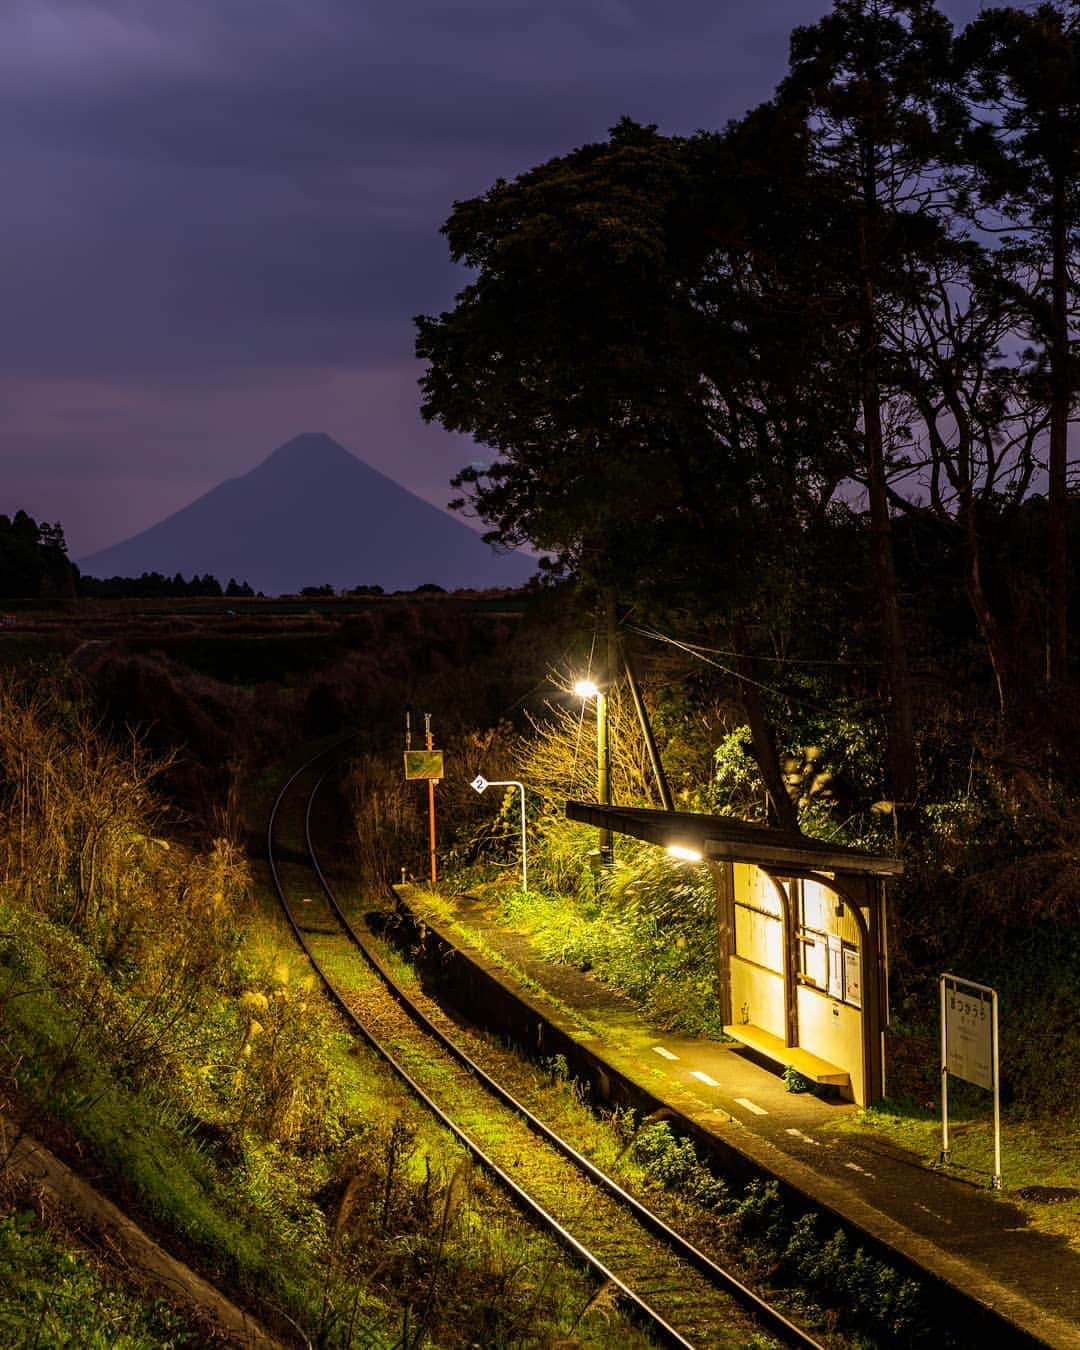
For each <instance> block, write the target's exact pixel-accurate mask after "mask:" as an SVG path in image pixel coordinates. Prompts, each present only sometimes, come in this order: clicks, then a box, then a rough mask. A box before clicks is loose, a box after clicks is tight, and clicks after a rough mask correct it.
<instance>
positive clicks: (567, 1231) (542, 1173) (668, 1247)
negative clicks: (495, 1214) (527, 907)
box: [267, 742, 821, 1350]
mask: <svg viewBox="0 0 1080 1350" xmlns="http://www.w3.org/2000/svg"><path fill="white" fill-rule="evenodd" d="M343 744H345V742H339V743H337V744H336V745H334V746H332V747H330V748H329V749H327V750H323V751H322V752H321V753H320V754H318V755H316V756H314V757H313V758H312V759H310V760H308V761H307V762H306V763H305V764H303V765H301V766H300V768H299V769H297V770H296V772H295V773H294V774H293V775H292V777H291V778H289V780H288V781H287V782H286V783H285V784H284V786H283V787H282V789H281V791H280V792H279V794H278V797H277V800H276V801H275V803H274V806H273V808H272V810H271V813H270V819H269V823H268V826H267V858H268V861H269V865H270V872H271V876H272V878H273V882H274V886H275V889H276V891H277V895H278V899H279V902H280V904H281V907H282V910H283V912H284V914H285V917H286V919H287V920H288V923H289V925H290V927H291V929H292V932H293V935H294V937H295V938H296V941H297V942H298V944H299V945H300V947H301V948H302V949H303V951H304V952H305V954H306V956H307V958H308V960H309V961H310V962H311V964H312V967H313V968H314V970H315V972H316V974H317V975H318V977H319V979H320V980H321V981H322V983H323V985H324V988H325V989H326V992H327V993H328V995H329V997H330V998H331V1000H332V1001H333V1002H334V1003H335V1004H336V1005H337V1007H338V1008H339V1009H340V1011H341V1012H342V1014H343V1015H344V1017H345V1018H346V1020H347V1022H348V1023H349V1025H350V1027H351V1028H352V1029H353V1031H354V1032H355V1033H356V1034H357V1035H359V1036H360V1037H361V1038H362V1039H363V1040H364V1041H365V1042H366V1043H367V1044H368V1045H369V1046H370V1047H371V1049H372V1050H373V1051H374V1052H375V1053H376V1054H377V1055H378V1056H379V1057H380V1058H382V1059H383V1060H384V1061H385V1062H386V1063H387V1064H388V1065H389V1066H390V1067H391V1069H392V1070H393V1071H394V1073H395V1074H396V1075H397V1076H398V1077H399V1078H400V1079H401V1081H402V1082H403V1083H404V1084H405V1085H406V1086H407V1088H408V1090H409V1091H410V1092H411V1093H413V1094H414V1095H415V1096H416V1097H417V1098H418V1099H419V1100H420V1101H421V1102H423V1103H424V1105H425V1106H426V1108H427V1109H428V1110H429V1111H431V1112H432V1113H433V1115H434V1116H435V1117H436V1118H437V1119H438V1120H439V1121H440V1122H441V1123H442V1124H443V1125H444V1126H445V1128H446V1129H447V1130H449V1131H450V1132H451V1133H452V1134H453V1135H454V1136H455V1137H456V1138H457V1140H458V1141H459V1142H460V1143H461V1144H462V1145H463V1146H464V1147H465V1148H466V1149H467V1150H468V1152H469V1153H470V1154H471V1155H472V1157H473V1158H474V1159H475V1160H476V1161H477V1162H478V1163H479V1164H480V1166H481V1167H482V1168H483V1169H484V1170H485V1172H486V1173H487V1174H488V1175H489V1176H490V1177H491V1178H493V1179H494V1180H495V1182H496V1183H497V1184H498V1185H499V1186H500V1187H502V1188H503V1189H504V1190H505V1192H506V1193H507V1194H508V1196H509V1197H510V1198H511V1200H512V1201H513V1203H514V1204H515V1205H516V1206H517V1207H518V1208H519V1209H520V1210H522V1211H523V1212H525V1213H526V1214H527V1215H529V1216H530V1218H531V1219H532V1221H533V1222H534V1223H536V1224H537V1225H538V1226H539V1227H541V1228H542V1229H544V1230H545V1231H547V1232H548V1233H550V1234H551V1235H553V1236H554V1237H555V1239H556V1240H557V1241H558V1242H559V1243H560V1244H561V1245H562V1246H563V1247H564V1248H565V1249H566V1250H567V1251H568V1252H570V1253H571V1254H572V1255H573V1256H574V1257H575V1258H577V1259H579V1260H580V1261H582V1262H584V1263H585V1264H586V1265H588V1266H589V1267H590V1269H591V1270H592V1271H593V1272H594V1274H595V1275H596V1277H597V1278H598V1279H599V1280H601V1281H607V1282H608V1284H609V1285H610V1287H611V1288H612V1289H613V1290H614V1291H617V1296H618V1299H619V1301H620V1303H621V1304H622V1306H623V1307H624V1309H625V1310H626V1311H627V1312H628V1313H629V1314H630V1315H631V1316H633V1317H635V1318H636V1319H637V1320H638V1322H639V1323H640V1324H642V1325H643V1326H645V1327H646V1328H647V1329H648V1331H649V1333H650V1334H651V1335H652V1336H653V1337H654V1338H655V1339H656V1340H657V1341H658V1342H659V1343H661V1344H665V1345H671V1346H681V1347H699V1348H702V1347H717V1348H718V1350H724V1348H725V1347H734V1346H738V1345H745V1344H746V1341H747V1339H748V1337H749V1336H750V1335H751V1334H753V1333H754V1332H755V1331H756V1332H766V1333H768V1334H769V1335H771V1336H773V1337H775V1338H776V1339H777V1340H778V1341H779V1342H780V1343H782V1344H784V1345H792V1346H807V1347H817V1350H821V1346H820V1344H819V1342H817V1341H815V1340H814V1339H813V1338H812V1337H811V1336H809V1335H808V1334H807V1333H806V1332H805V1331H803V1330H802V1329H801V1328H799V1327H797V1326H796V1325H795V1324H794V1323H792V1322H791V1321H789V1320H788V1319H787V1318H786V1317H785V1316H784V1315H783V1313H781V1312H780V1311H779V1310H777V1309H776V1308H774V1307H773V1306H772V1305H770V1304H769V1303H767V1302H766V1301H765V1300H764V1299H762V1298H761V1297H759V1296H758V1295H757V1294H755V1293H754V1292H753V1291H752V1290H750V1289H748V1288H747V1287H746V1286H745V1285H744V1284H742V1283H741V1282H740V1281H739V1280H738V1279H736V1278H735V1276H733V1275H732V1274H731V1273H730V1272H728V1271H726V1270H724V1269H723V1267H721V1266H720V1265H718V1264H717V1263H716V1262H715V1261H713V1260H712V1258H711V1257H709V1256H708V1255H707V1254H706V1253H704V1252H702V1251H700V1250H699V1249H698V1248H697V1247H695V1246H693V1245H692V1244H691V1243H690V1242H688V1241H687V1240H686V1239H685V1238H683V1237H681V1236H680V1235H679V1234H678V1233H677V1232H675V1231H674V1230H673V1229H672V1228H671V1227H670V1226H669V1225H668V1224H667V1223H666V1222H665V1221H664V1220H663V1219H662V1218H661V1217H660V1216H658V1215H656V1214H654V1213H653V1212H652V1211H651V1210H649V1209H648V1208H647V1207H646V1206H644V1205H642V1204H641V1203H640V1202H639V1201H638V1200H636V1199H635V1198H634V1197H633V1196H631V1195H630V1194H628V1193H627V1192H626V1191H625V1190H624V1189H623V1188H622V1187H621V1186H620V1185H619V1184H618V1183H617V1182H616V1181H614V1180H613V1179H612V1178H611V1177H609V1176H607V1175H606V1174H605V1173H603V1172H602V1171H601V1170H600V1169H599V1168H597V1167H596V1166H595V1165H594V1164H593V1163H591V1162H590V1161H589V1160H588V1159H587V1158H585V1157H583V1156H582V1155H581V1154H580V1153H579V1152H577V1151H576V1150H575V1149H574V1148H573V1147H572V1146H571V1145H570V1144H568V1143H567V1142H566V1141H565V1140H563V1139H561V1138H560V1137H559V1136H558V1135H557V1134H555V1132H554V1131H553V1130H551V1129H550V1128H549V1127H548V1126H547V1125H545V1124H544V1122H543V1121H541V1120H540V1119H539V1118H538V1117H537V1116H536V1115H535V1114H534V1113H533V1112H531V1111H530V1110H529V1109H528V1108H527V1107H526V1106H524V1105H523V1104H522V1103H520V1102H519V1101H517V1100H516V1098H515V1097H514V1096H513V1094H512V1093H511V1092H509V1091H508V1090H507V1089H506V1088H505V1087H503V1086H502V1085H501V1084H499V1083H498V1082H496V1081H495V1079H494V1078H492V1077H491V1075H490V1074H489V1073H488V1072H487V1071H486V1070H485V1069H483V1068H482V1067H481V1066H480V1065H479V1064H477V1063H476V1062H475V1061H474V1060H473V1059H472V1058H471V1057H470V1056H469V1055H468V1054H467V1053H466V1052H465V1050H464V1049H462V1048H461V1046H460V1045H458V1044H457V1043H456V1042H455V1041H454V1039H452V1037H451V1036H450V1035H449V1034H448V1033H447V1031H446V1030H445V1029H444V1027H442V1026H440V1025H438V1024H437V1022H436V1021H435V1020H433V1019H434V1017H435V1016H437V1013H436V1011H435V1010H432V1014H431V1015H429V1014H428V1013H427V1012H425V1011H424V1010H423V1009H422V1008H421V1007H419V1006H418V1004H417V1003H416V1002H414V1001H413V999H412V998H411V997H410V996H409V995H408V994H407V993H406V992H405V991H404V990H403V989H402V988H401V986H400V985H399V984H398V983H397V982H396V981H395V980H394V978H393V977H392V975H391V974H390V973H389V971H388V970H387V969H386V967H385V966H384V964H383V963H382V962H381V961H380V959H379V957H378V956H377V954H376V951H375V949H374V946H373V943H372V939H371V935H370V933H368V932H367V931H366V930H359V931H358V930H357V929H356V928H355V927H354V926H353V925H352V924H351V923H350V922H349V920H348V919H347V918H346V916H345V914H344V912H343V911H342V909H341V907H340V905H339V904H338V901H337V898H336V897H335V895H334V892H333V890H332V888H331V886H330V884H329V881H328V880H327V878H326V875H325V873H324V871H323V868H322V867H321V865H320V863H319V859H318V856H317V854H316V852H315V848H314V845H313V842H312V838H311V813H312V806H313V803H314V802H315V799H316V795H317V793H318V790H319V787H320V786H321V784H322V783H323V781H324V780H325V779H326V777H327V776H328V775H329V773H330V772H331V770H330V769H327V768H321V767H320V766H321V765H322V764H323V763H324V762H325V761H326V760H327V759H328V757H329V756H331V755H333V754H334V753H335V752H336V751H338V750H340V748H341V746H342V745H343ZM301 812H302V829H303V839H304V858H303V860H302V861H300V860H299V859H297V858H296V857H291V858H290V862H291V863H293V864H294V865H295V866H296V867H301V866H302V867H303V868H305V869H306V873H307V876H308V877H309V878H312V877H313V878H314V879H315V880H316V881H317V884H318V891H317V894H309V895H301V896H297V895H296V894H295V893H294V894H293V896H292V899H290V898H289V895H288V894H287V891H288V890H292V891H294V892H295V890H296V889H298V887H297V886H296V885H295V884H293V882H292V881H291V880H290V883H289V884H288V885H286V882H285V880H284V879H283V875H282V873H283V870H284V864H283V862H282V859H281V857H280V855H279V854H277V853H276V851H275V850H276V845H275V831H276V830H279V831H280V827H281V824H282V822H283V820H284V818H285V817H286V815H288V816H289V817H290V820H291V826H292V828H293V829H295V831H296V833H297V835H299V833H300V827H301ZM346 970H347V972H348V987H347V988H345V987H344V980H343V979H342V978H341V975H340V974H338V972H341V971H346ZM446 1026H452V1024H451V1023H450V1022H449V1020H448V1019H447V1021H446ZM448 1076H452V1078H453V1089H452V1096H453V1100H454V1118H451V1116H450V1114H448V1111H447V1110H446V1109H445V1108H444V1107H443V1106H441V1105H440V1104H439V1102H438V1101H436V1100H435V1096H434V1095H433V1091H434V1092H438V1093H439V1094H440V1095H442V1096H443V1097H444V1099H445V1097H446V1096H447V1095H448V1088H447V1083H448ZM432 1084H438V1085H439V1086H438V1087H437V1088H434V1089H433V1087H432ZM512 1172H517V1173H518V1174H519V1175H522V1176H528V1177H529V1178H530V1180H529V1182H528V1189H527V1190H526V1189H525V1187H524V1186H523V1185H522V1184H521V1183H520V1182H519V1181H517V1180H515V1177H514V1176H513V1175H512V1174H511V1173H512Z"/></svg>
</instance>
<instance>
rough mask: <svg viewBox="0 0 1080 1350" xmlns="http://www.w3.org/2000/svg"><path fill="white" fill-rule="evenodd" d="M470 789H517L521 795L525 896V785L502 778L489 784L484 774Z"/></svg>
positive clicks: (523, 890)
mask: <svg viewBox="0 0 1080 1350" xmlns="http://www.w3.org/2000/svg"><path fill="white" fill-rule="evenodd" d="M470 787H471V788H472V789H473V791H474V792H484V791H486V790H487V789H488V788H489V787H516V788H517V790H518V791H519V792H520V793H521V894H522V895H524V894H525V893H526V891H528V889H529V870H528V862H527V861H526V856H525V784H524V783H519V782H518V781H517V779H516V778H501V779H497V780H495V781H494V782H490V783H489V782H488V780H487V779H486V778H485V777H484V775H483V774H480V773H478V774H477V775H476V777H475V778H474V779H473V780H472V783H471V784H470Z"/></svg>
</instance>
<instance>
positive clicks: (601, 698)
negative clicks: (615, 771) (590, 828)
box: [574, 680, 614, 867]
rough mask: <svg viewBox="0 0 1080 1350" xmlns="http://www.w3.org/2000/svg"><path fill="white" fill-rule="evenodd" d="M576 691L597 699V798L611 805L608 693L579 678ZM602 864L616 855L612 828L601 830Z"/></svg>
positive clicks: (607, 864)
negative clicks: (613, 847)
mask: <svg viewBox="0 0 1080 1350" xmlns="http://www.w3.org/2000/svg"><path fill="white" fill-rule="evenodd" d="M574 693H575V694H577V696H578V697H579V698H595V699H596V800H597V801H598V802H599V803H600V805H601V806H610V805H611V739H610V736H609V734H608V706H607V695H606V694H605V693H604V691H603V690H602V689H601V688H600V687H599V686H598V685H596V684H594V683H593V681H592V680H578V682H577V684H575V685H574ZM599 844H600V859H599V861H600V866H601V867H610V866H611V862H612V859H613V857H614V851H613V849H612V834H611V831H610V830H607V829H603V830H601V831H600V832H599Z"/></svg>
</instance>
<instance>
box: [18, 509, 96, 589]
mask: <svg viewBox="0 0 1080 1350" xmlns="http://www.w3.org/2000/svg"><path fill="white" fill-rule="evenodd" d="M78 582H79V569H78V568H77V567H76V566H75V565H74V563H72V562H70V561H69V559H68V556H67V544H66V543H65V541H64V531H63V529H62V528H61V526H60V524H59V522H57V523H56V524H53V525H50V524H48V523H47V522H45V521H41V522H38V521H36V520H34V519H33V517H32V516H29V515H27V513H26V512H25V511H16V513H15V515H14V517H10V516H0V599H4V600H18V599H41V598H45V597H51V596H74V595H75V593H76V589H77V586H78Z"/></svg>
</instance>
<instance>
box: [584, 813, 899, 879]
mask: <svg viewBox="0 0 1080 1350" xmlns="http://www.w3.org/2000/svg"><path fill="white" fill-rule="evenodd" d="M566 815H567V819H569V820H578V821H581V822H582V823H583V824H585V825H594V826H596V827H597V829H602V830H611V831H613V832H614V833H615V834H628V835H630V836H632V837H633V838H634V839H643V840H645V841H646V842H647V843H650V844H658V845H659V846H660V847H661V848H667V847H669V846H670V845H672V844H678V845H682V847H684V848H691V849H694V850H695V852H697V853H700V854H701V856H702V857H703V858H707V859H714V860H716V861H724V862H745V863H757V864H758V865H759V866H761V867H768V868H772V869H774V870H783V868H784V867H792V868H798V869H803V870H815V871H821V872H833V873H837V872H841V873H844V872H846V873H847V874H849V875H852V874H857V875H862V876H865V875H871V876H882V877H895V876H899V875H900V874H901V873H902V872H903V870H904V866H903V863H901V861H900V860H899V858H893V857H889V856H888V855H887V854H881V853H864V852H862V850H860V849H856V848H849V847H847V846H845V845H840V844H829V843H826V842H824V841H823V840H821V839H810V838H808V837H807V836H806V835H804V834H799V833H798V831H794V830H779V829H774V828H773V827H771V826H768V825H754V824H751V823H750V822H749V821H746V820H735V819H732V818H731V817H729V816H705V815H697V814H694V813H692V812H689V811H651V810H648V809H646V808H644V807H637V806H601V805H600V804H599V803H597V802H578V801H568V802H567V803H566Z"/></svg>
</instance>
